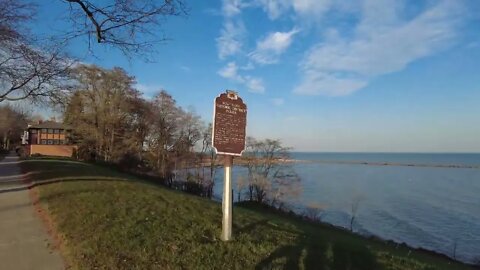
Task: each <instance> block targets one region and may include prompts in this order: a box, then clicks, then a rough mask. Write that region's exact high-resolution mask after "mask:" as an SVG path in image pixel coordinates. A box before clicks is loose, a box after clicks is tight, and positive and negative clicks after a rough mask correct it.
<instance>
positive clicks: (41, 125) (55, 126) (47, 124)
mask: <svg viewBox="0 0 480 270" xmlns="http://www.w3.org/2000/svg"><path fill="white" fill-rule="evenodd" d="M28 128H29V129H30V128H51V129H67V127H65V126H64V125H63V123H59V122H54V121H45V122H42V123H38V124H34V125H31V126H29V127H28Z"/></svg>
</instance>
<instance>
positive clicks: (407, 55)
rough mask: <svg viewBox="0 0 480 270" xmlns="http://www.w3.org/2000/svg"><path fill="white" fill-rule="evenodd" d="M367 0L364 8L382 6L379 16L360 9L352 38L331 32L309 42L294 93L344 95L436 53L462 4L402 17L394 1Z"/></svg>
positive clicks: (448, 38)
mask: <svg viewBox="0 0 480 270" xmlns="http://www.w3.org/2000/svg"><path fill="white" fill-rule="evenodd" d="M365 5H368V10H378V9H381V10H382V11H383V16H381V15H378V13H374V12H363V13H362V16H363V17H362V20H361V22H360V23H359V24H358V25H357V27H356V29H355V35H354V37H353V38H344V37H339V36H338V35H332V37H331V38H327V39H326V40H325V41H323V42H321V43H319V44H317V45H315V46H313V47H312V48H311V49H310V51H309V52H308V53H307V54H306V55H305V57H304V60H303V61H302V62H301V64H300V68H301V71H302V72H303V80H302V82H301V83H300V84H299V85H298V86H297V87H296V88H295V90H294V92H295V93H299V94H309V95H330V96H341V95H348V94H350V93H353V92H355V91H357V90H359V89H361V88H363V87H365V86H366V85H367V84H368V82H369V80H370V79H372V78H373V77H375V76H379V75H383V74H387V73H391V72H395V71H400V70H402V69H404V68H405V67H406V66H407V65H408V64H410V63H412V62H414V61H415V60H418V59H420V58H422V57H426V56H429V55H432V54H434V53H437V52H438V51H441V50H442V49H445V48H447V47H448V46H450V45H451V44H452V41H453V40H454V37H455V35H456V34H457V30H458V26H459V22H461V16H462V15H461V14H462V10H463V9H462V5H461V3H460V2H459V1H448V0H446V1H441V2H440V3H438V4H436V5H434V6H432V7H430V8H429V9H428V10H426V11H424V12H423V13H421V14H419V15H418V16H416V17H414V18H413V19H411V20H407V21H404V20H401V18H400V16H399V11H398V9H399V8H398V5H395V4H393V3H392V4H391V5H384V2H383V1H365ZM377 5H380V6H381V7H378V6H377ZM365 10H367V9H365ZM385 14H388V16H386V15H385Z"/></svg>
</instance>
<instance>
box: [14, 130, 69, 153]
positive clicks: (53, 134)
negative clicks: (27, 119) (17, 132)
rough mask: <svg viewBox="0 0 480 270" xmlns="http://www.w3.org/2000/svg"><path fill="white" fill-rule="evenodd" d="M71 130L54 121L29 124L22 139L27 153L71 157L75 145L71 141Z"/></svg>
mask: <svg viewBox="0 0 480 270" xmlns="http://www.w3.org/2000/svg"><path fill="white" fill-rule="evenodd" d="M69 133H70V130H69V129H68V128H65V126H64V125H63V124H62V123H58V122H54V121H45V122H40V123H38V124H36V125H29V126H28V128H27V130H26V131H25V132H24V135H23V138H22V141H23V144H24V145H25V152H26V154H27V155H29V156H31V155H44V156H61V157H71V156H72V154H73V149H74V148H75V146H74V145H72V143H71V142H70V141H69V136H68V135H69Z"/></svg>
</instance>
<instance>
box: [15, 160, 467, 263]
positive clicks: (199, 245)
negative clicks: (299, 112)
mask: <svg viewBox="0 0 480 270" xmlns="http://www.w3.org/2000/svg"><path fill="white" fill-rule="evenodd" d="M22 168H23V170H24V171H25V172H31V179H35V180H36V181H37V183H38V185H37V186H38V194H39V202H40V205H42V206H43V207H44V208H45V209H47V211H48V213H49V214H50V215H51V217H52V219H53V222H54V225H55V227H56V231H57V233H58V234H59V235H60V238H61V239H62V240H63V241H61V242H62V244H61V250H62V252H63V253H64V255H65V257H66V260H67V262H68V263H69V264H70V266H71V267H72V268H73V269H470V268H469V267H468V266H465V265H462V264H458V263H454V262H451V261H450V260H448V259H446V258H444V257H441V256H436V255H432V254H429V253H424V252H419V251H414V250H413V251H411V250H410V249H408V248H407V247H403V246H400V247H396V246H394V245H392V244H386V243H383V242H380V241H374V240H369V239H365V238H363V237H360V236H357V235H353V234H350V233H348V232H346V231H343V230H339V229H336V228H333V227H331V226H327V225H322V224H310V223H307V222H304V221H301V220H298V219H295V218H289V217H286V216H284V215H279V214H275V213H273V212H271V211H268V210H262V209H259V208H255V207H251V206H247V205H245V206H242V207H239V206H237V207H235V208H234V241H232V242H229V243H224V242H222V241H220V240H219V235H220V230H221V215H222V212H221V208H220V206H221V205H220V204H218V203H216V202H213V201H210V200H207V199H203V198H199V197H195V196H191V195H188V194H184V193H180V192H177V191H173V190H168V189H166V188H164V187H161V186H158V185H155V184H152V183H148V182H145V181H142V180H141V179H136V178H134V177H131V176H128V175H124V174H121V173H118V172H115V171H113V170H110V169H108V168H105V167H99V166H95V165H91V164H86V163H80V162H74V161H68V160H27V161H24V162H23V163H22ZM64 180H66V181H64ZM46 181H51V182H52V183H48V182H46Z"/></svg>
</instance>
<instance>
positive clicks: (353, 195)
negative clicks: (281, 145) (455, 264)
mask: <svg viewBox="0 0 480 270" xmlns="http://www.w3.org/2000/svg"><path fill="white" fill-rule="evenodd" d="M292 157H293V158H294V159H297V160H308V161H310V162H298V163H295V164H293V166H294V169H295V171H296V172H297V174H299V176H300V177H301V179H302V185H303V192H302V195H301V196H300V197H299V198H298V199H297V200H296V201H295V202H293V203H294V208H295V209H296V210H297V211H301V209H302V207H304V206H306V205H309V204H311V203H316V204H320V205H323V206H325V207H326V212H325V214H324V215H323V217H322V220H323V221H325V222H328V223H331V224H334V225H337V226H342V227H345V228H348V227H349V219H350V211H351V210H350V209H351V205H352V202H353V201H355V200H358V198H360V203H359V210H358V213H357V218H356V222H355V226H354V230H355V231H357V232H359V233H362V234H365V235H376V236H379V237H381V238H383V239H389V240H394V241H396V242H399V243H401V242H405V243H407V244H408V245H410V246H413V247H423V248H426V249H430V250H435V251H438V252H441V253H444V254H446V255H448V256H452V255H453V249H454V246H455V243H456V246H457V251H456V254H457V259H459V260H462V261H465V262H473V261H475V260H477V259H480V168H479V167H480V154H403V153H402V154H383V153H382V154H371V153H366V154H360V153H293V154H292ZM350 162H351V163H350ZM361 163H373V164H380V163H382V164H383V163H391V164H405V165H407V164H408V165H409V166H398V165H388V166H384V165H365V164H361ZM415 164H422V165H427V166H412V165H415ZM437 165H442V166H449V165H455V166H466V167H472V168H448V167H436V166H437ZM476 167H477V168H476ZM245 174H246V169H245V168H241V167H235V168H234V170H233V178H234V180H235V179H236V178H237V177H238V176H240V175H245ZM222 179H223V171H222V170H218V172H217V180H216V185H215V194H216V196H217V197H220V196H221V191H222ZM234 186H235V185H234ZM235 196H236V194H235Z"/></svg>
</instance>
